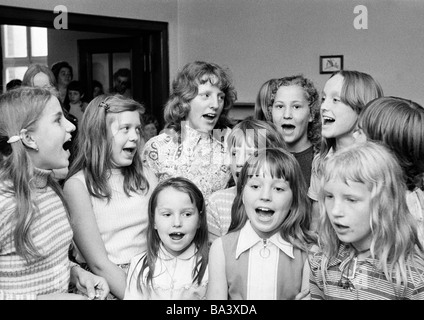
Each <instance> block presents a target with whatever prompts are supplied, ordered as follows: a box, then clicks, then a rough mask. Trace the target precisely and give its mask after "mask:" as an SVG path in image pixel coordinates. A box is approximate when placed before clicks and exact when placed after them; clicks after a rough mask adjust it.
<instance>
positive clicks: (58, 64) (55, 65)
mask: <svg viewBox="0 0 424 320" xmlns="http://www.w3.org/2000/svg"><path fill="white" fill-rule="evenodd" d="M62 68H68V69H69V72H70V73H71V78H73V77H74V71H73V69H72V67H71V65H70V64H69V63H68V62H66V61H58V62H55V63H53V65H52V67H51V69H52V72H53V74H54V76H55V78H56V81H57V78H58V77H59V72H60V70H61V69H62Z"/></svg>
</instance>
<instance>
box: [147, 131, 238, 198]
mask: <svg viewBox="0 0 424 320" xmlns="http://www.w3.org/2000/svg"><path fill="white" fill-rule="evenodd" d="M221 137H222V138H223V139H222V140H223V141H219V140H218V139H217V138H216V137H214V136H213V135H210V134H204V133H200V132H198V131H196V130H194V129H192V128H191V127H189V126H185V127H183V128H182V133H181V135H177V134H175V135H172V134H171V133H169V132H165V133H161V134H159V135H157V136H155V137H153V138H151V139H150V140H149V141H147V143H146V144H145V146H144V148H143V152H142V159H143V162H144V163H145V165H147V166H148V167H150V168H151V169H152V170H153V171H154V172H155V174H156V176H157V177H158V179H159V181H162V180H165V179H167V178H170V177H176V176H182V177H184V178H187V179H189V180H191V181H193V182H194V183H195V184H196V185H197V187H199V189H200V190H201V191H202V193H203V196H204V197H208V196H209V195H210V194H211V193H213V192H215V191H217V190H221V189H224V188H225V187H226V186H227V183H228V181H229V179H230V176H231V172H230V157H229V154H227V148H226V143H225V141H224V137H225V135H224V134H222V136H221ZM178 140H180V141H178Z"/></svg>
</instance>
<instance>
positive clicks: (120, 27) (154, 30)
mask: <svg viewBox="0 0 424 320" xmlns="http://www.w3.org/2000/svg"><path fill="white" fill-rule="evenodd" d="M56 16H57V14H55V13H54V12H53V10H52V11H48V10H39V9H29V8H20V7H10V6H4V5H0V24H11V25H24V26H33V27H45V28H54V26H53V22H54V19H55V18H56ZM68 30H73V31H85V32H99V33H109V34H120V35H123V34H124V35H128V36H143V35H144V36H145V35H146V33H147V34H149V35H150V36H151V41H152V42H153V45H152V46H151V48H152V49H151V50H152V51H151V57H152V58H154V60H156V62H157V65H156V66H157V68H156V69H155V70H152V79H153V80H154V84H153V88H152V89H153V90H154V92H153V94H154V96H153V97H154V99H156V100H155V103H154V106H151V107H152V108H154V113H155V115H156V117H158V116H159V115H160V116H159V117H158V120H159V122H160V124H161V126H162V125H163V116H162V114H163V107H164V105H165V103H166V100H167V99H168V96H169V47H168V23H167V22H161V21H149V20H137V19H128V18H116V17H108V16H97V15H89V14H80V13H70V12H68ZM158 60H159V61H158ZM0 63H1V62H0ZM0 66H1V65H0ZM2 77H3V76H2V75H0V83H3V81H2Z"/></svg>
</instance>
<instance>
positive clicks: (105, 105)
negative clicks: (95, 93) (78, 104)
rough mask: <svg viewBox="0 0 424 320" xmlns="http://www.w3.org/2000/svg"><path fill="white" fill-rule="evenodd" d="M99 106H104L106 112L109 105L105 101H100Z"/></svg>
mask: <svg viewBox="0 0 424 320" xmlns="http://www.w3.org/2000/svg"><path fill="white" fill-rule="evenodd" d="M99 107H102V108H104V109H105V111H106V112H107V111H108V110H109V108H110V107H109V105H108V104H107V103H106V102H104V101H102V102H100V104H99Z"/></svg>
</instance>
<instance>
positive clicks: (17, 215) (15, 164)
mask: <svg viewBox="0 0 424 320" xmlns="http://www.w3.org/2000/svg"><path fill="white" fill-rule="evenodd" d="M52 97H53V94H52V93H51V92H50V91H49V90H47V89H43V88H30V87H21V88H18V89H14V90H11V91H8V92H6V93H4V94H3V95H1V96H0V141H1V142H0V183H1V185H0V191H1V192H2V193H4V194H11V195H12V196H13V197H14V198H15V200H16V202H15V203H13V204H12V205H11V207H10V210H14V212H13V218H14V229H13V240H14V245H15V248H16V252H17V253H18V254H19V255H20V256H22V257H23V258H25V259H26V260H27V261H29V260H30V259H32V258H38V257H41V256H42V254H41V253H40V252H39V251H38V250H37V248H36V247H35V245H34V243H33V241H32V237H31V234H30V230H31V226H32V225H33V223H34V220H35V215H36V213H37V212H38V210H39V208H38V207H37V205H36V203H35V200H34V197H35V189H36V186H35V179H34V175H35V174H34V164H33V163H32V161H31V158H30V157H29V155H28V153H27V149H26V147H25V145H24V144H23V143H22V142H21V141H17V142H15V143H11V144H9V143H7V142H6V141H7V139H8V138H10V137H11V136H15V135H17V134H19V132H20V131H21V130H22V129H26V130H28V131H29V132H31V131H33V130H35V129H36V128H37V122H38V120H39V119H40V117H41V115H42V113H43V110H44V108H45V106H46V104H47V103H48V102H49V101H50V99H51V98H52ZM47 186H50V187H52V189H53V190H54V191H55V192H56V193H57V194H58V196H59V197H60V198H61V199H62V201H63V196H62V192H61V189H60V187H59V185H58V183H57V182H56V181H55V180H54V179H52V178H50V177H49V178H48V180H47ZM65 209H66V207H65ZM1 246H2V244H0V248H1Z"/></svg>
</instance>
